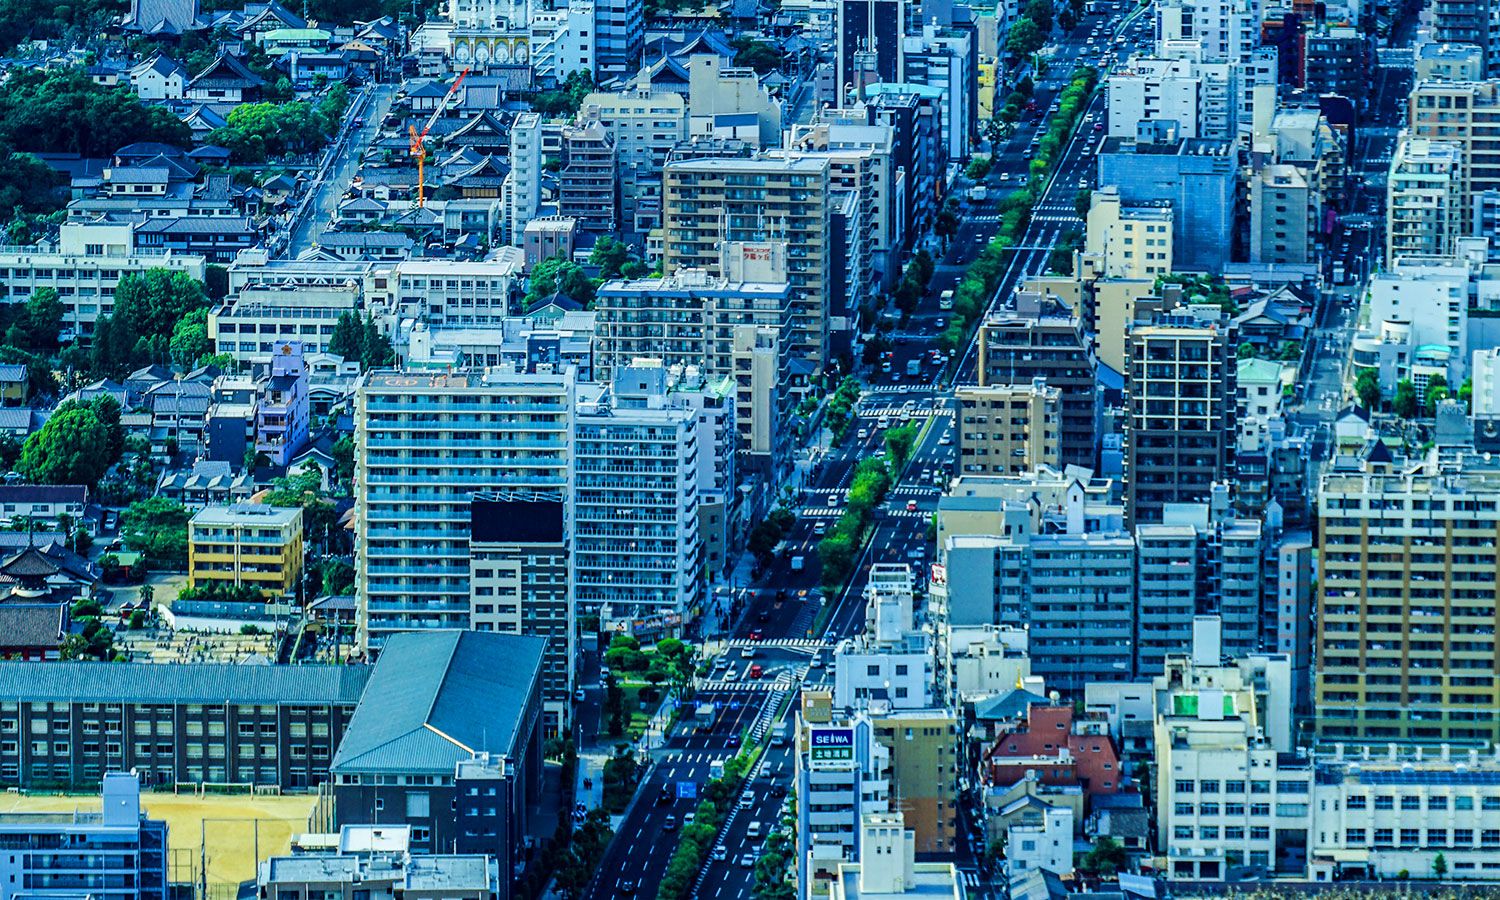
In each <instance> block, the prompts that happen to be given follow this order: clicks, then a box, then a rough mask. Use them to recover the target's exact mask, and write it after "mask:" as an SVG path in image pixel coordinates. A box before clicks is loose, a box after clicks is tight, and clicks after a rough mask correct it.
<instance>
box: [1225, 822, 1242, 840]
mask: <svg viewBox="0 0 1500 900" xmlns="http://www.w3.org/2000/svg"><path fill="white" fill-rule="evenodd" d="M1244 839H1245V828H1244V826H1243V825H1226V826H1224V840H1226V841H1243V840H1244Z"/></svg>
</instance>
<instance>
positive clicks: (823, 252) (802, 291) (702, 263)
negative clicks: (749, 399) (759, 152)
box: [662, 157, 845, 369]
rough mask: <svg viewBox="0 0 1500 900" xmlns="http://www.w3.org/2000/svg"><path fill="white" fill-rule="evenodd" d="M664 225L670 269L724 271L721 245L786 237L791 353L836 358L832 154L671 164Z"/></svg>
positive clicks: (816, 359)
mask: <svg viewBox="0 0 1500 900" xmlns="http://www.w3.org/2000/svg"><path fill="white" fill-rule="evenodd" d="M663 177H664V179H665V181H664V188H663V191H664V193H663V218H662V223H663V231H664V234H665V247H664V250H665V256H664V259H663V265H664V266H665V270H666V273H667V274H668V275H670V274H673V273H674V272H676V271H677V270H678V269H686V268H696V269H703V270H705V271H707V272H708V273H709V274H710V275H715V276H723V275H725V274H726V273H725V271H724V268H723V262H722V255H721V253H722V251H721V248H722V245H724V244H726V243H730V242H743V243H760V242H765V241H768V240H769V241H776V242H785V243H786V244H787V245H788V246H789V247H795V248H797V253H796V254H789V259H788V273H787V276H788V280H789V282H790V284H791V287H792V322H791V348H790V349H791V353H792V354H793V356H794V357H800V358H802V359H804V360H806V361H807V362H809V363H811V364H813V365H814V366H815V367H816V368H817V369H821V368H822V367H823V366H824V365H825V364H826V363H827V362H828V361H829V343H828V339H829V327H830V319H831V317H833V316H835V315H843V314H845V311H843V310H839V309H834V308H833V307H832V306H831V303H832V297H831V290H832V274H833V271H832V270H833V266H834V265H835V263H836V261H837V259H838V256H837V254H838V253H840V252H841V248H840V247H839V245H838V244H837V243H836V242H835V241H833V240H832V236H831V230H832V229H831V225H830V212H829V206H828V192H829V165H828V161H827V160H823V159H815V158H802V159H776V158H770V157H766V158H758V159H699V160H682V161H674V162H671V163H668V164H667V167H666V169H665V172H664V176H663Z"/></svg>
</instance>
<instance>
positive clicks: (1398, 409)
mask: <svg viewBox="0 0 1500 900" xmlns="http://www.w3.org/2000/svg"><path fill="white" fill-rule="evenodd" d="M1391 409H1392V410H1393V411H1394V412H1395V413H1396V415H1398V416H1400V417H1401V418H1403V419H1414V418H1416V416H1417V413H1418V412H1419V411H1420V409H1419V403H1418V401H1417V387H1416V385H1414V384H1412V382H1411V379H1409V378H1403V379H1401V380H1400V381H1399V382H1397V383H1396V396H1395V397H1393V398H1391Z"/></svg>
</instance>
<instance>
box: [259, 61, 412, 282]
mask: <svg viewBox="0 0 1500 900" xmlns="http://www.w3.org/2000/svg"><path fill="white" fill-rule="evenodd" d="M396 89H397V85H394V84H375V85H371V87H370V99H369V102H368V103H366V104H365V107H364V110H363V112H362V113H361V114H360V118H363V119H364V124H363V125H350V126H349V129H348V131H347V132H345V133H344V136H343V138H342V139H341V141H340V142H339V143H336V144H335V145H334V146H333V147H331V148H330V149H329V151H328V153H327V156H326V157H325V159H327V160H329V161H331V163H332V164H331V165H329V166H328V167H327V168H326V169H324V170H323V171H322V172H320V173H319V175H318V177H317V179H316V180H315V181H314V182H313V188H312V189H313V191H314V194H313V197H312V199H311V200H309V201H308V202H307V205H306V206H303V207H301V216H300V217H299V218H298V219H297V220H296V221H295V222H293V223H292V224H291V226H290V228H289V229H288V234H289V235H290V238H289V239H288V240H287V243H286V254H285V255H287V256H290V257H292V258H293V259H295V258H297V256H298V255H300V254H301V253H303V252H304V251H306V250H308V249H309V248H311V247H312V246H313V245H314V244H316V243H317V242H318V238H319V237H321V236H322V234H323V232H324V231H325V230H326V229H327V228H328V224H329V222H330V221H331V220H332V219H333V216H334V214H335V213H337V212H338V208H339V203H340V202H342V201H343V199H344V194H345V193H346V192H347V191H348V190H349V185H350V184H352V183H353V181H354V176H355V174H356V173H358V172H359V166H360V158H361V157H362V156H363V155H364V152H365V149H366V148H368V147H369V146H370V142H371V141H373V140H374V139H375V137H376V135H378V134H379V133H380V123H381V121H382V120H383V119H384V118H385V116H386V113H388V112H390V109H391V103H392V102H393V101H394V100H395V97H396Z"/></svg>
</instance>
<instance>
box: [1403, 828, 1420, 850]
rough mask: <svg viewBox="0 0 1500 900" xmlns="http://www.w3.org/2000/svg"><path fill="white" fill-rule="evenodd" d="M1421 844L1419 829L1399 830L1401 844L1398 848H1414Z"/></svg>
mask: <svg viewBox="0 0 1500 900" xmlns="http://www.w3.org/2000/svg"><path fill="white" fill-rule="evenodd" d="M1421 842H1422V831H1421V829H1419V828H1403V829H1401V842H1400V846H1402V847H1415V846H1417V845H1418V844H1420V843H1421Z"/></svg>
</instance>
